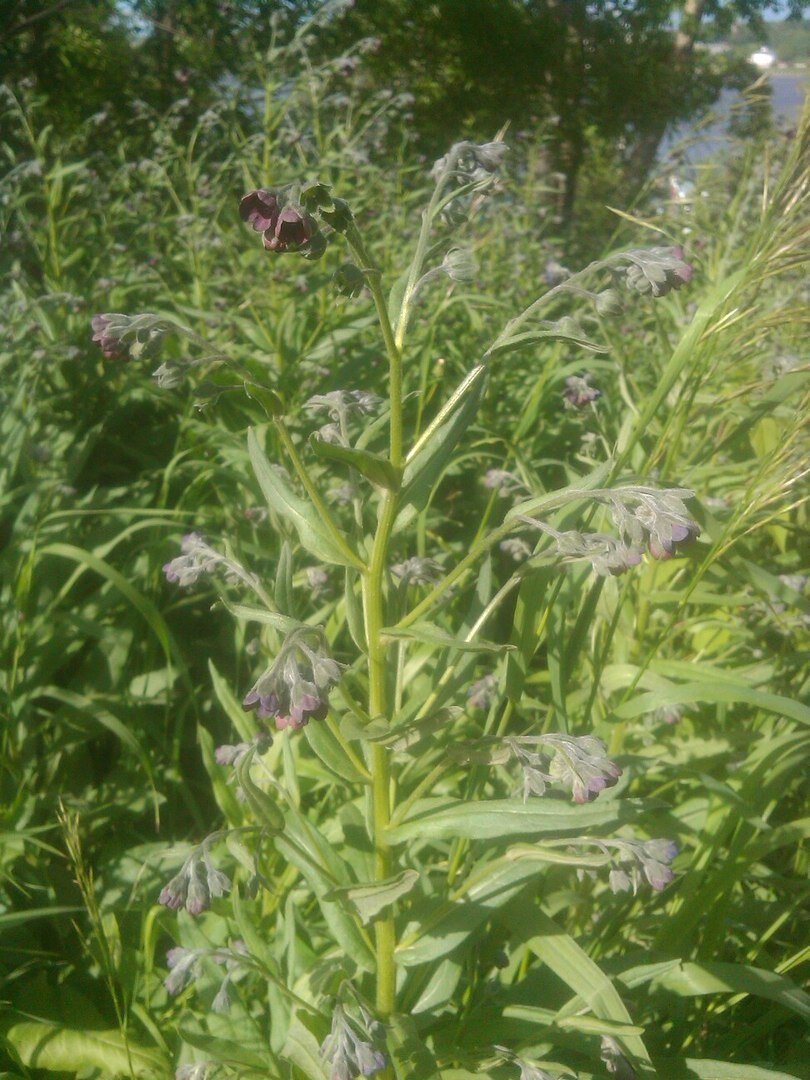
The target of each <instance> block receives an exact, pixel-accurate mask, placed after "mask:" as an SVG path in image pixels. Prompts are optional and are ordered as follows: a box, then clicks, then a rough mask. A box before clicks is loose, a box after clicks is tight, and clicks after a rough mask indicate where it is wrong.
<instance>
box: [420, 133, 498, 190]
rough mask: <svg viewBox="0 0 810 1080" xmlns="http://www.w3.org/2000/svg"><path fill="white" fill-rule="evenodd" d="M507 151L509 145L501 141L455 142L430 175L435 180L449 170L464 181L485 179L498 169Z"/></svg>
mask: <svg viewBox="0 0 810 1080" xmlns="http://www.w3.org/2000/svg"><path fill="white" fill-rule="evenodd" d="M508 151H509V147H508V146H507V145H506V143H503V142H488V143H479V144H476V143H471V142H460V143H456V144H455V145H454V146H451V147H450V150H449V151H448V152H447V153H446V154H445V156H444V157H442V158H439V160H438V161H437V162H436V163H435V164H434V166H433V169H432V170H431V174H430V175H431V176H432V177H433V179H434V180H436V179H438V178H439V177H440V176H441V175H442V174H443V173H445V172H450V173H451V174H455V175H456V176H457V177H458V178H459V179H461V180H462V181H465V182H466V181H469V180H485V179H487V178H488V177H489V176H491V175H492V174H493V173H496V172H497V171H498V169H500V167H501V165H502V164H503V159H504V157H505V156H506V154H507V153H508Z"/></svg>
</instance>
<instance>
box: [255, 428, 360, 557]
mask: <svg viewBox="0 0 810 1080" xmlns="http://www.w3.org/2000/svg"><path fill="white" fill-rule="evenodd" d="M248 453H249V454H250V461H251V464H252V465H253V471H254V472H255V474H256V479H257V480H258V481H259V486H260V487H261V489H262V492H263V494H264V497H265V499H267V505H268V506H269V507H270V509H271V510H273V511H274V512H275V513H277V514H279V515H280V516H281V517H283V518H284V519H285V520H286V521H289V522H290V524H291V525H293V526H294V527H295V529H296V531H297V533H298V537H299V539H300V541H301V543H302V544H303V546H304V547H305V548H306V549H307V551H309V552H310V554H312V555H314V556H315V557H316V559H319V560H320V561H321V562H327V563H337V564H339V565H341V566H346V565H351V560H349V558H348V557H347V555H346V554H345V553H344V552H343V550H342V549H341V548H340V546H339V545H338V544H337V543H336V542H335V539H334V538H333V537H332V535H331V534H330V532H329V529H328V528H327V527H326V526H325V525H324V523H323V521H321V519H320V517H319V516H318V514H317V512H316V511H315V509H314V508H313V507H312V506H311V505H310V504H309V503H308V502H307V501H306V500H305V499H302V498H301V497H300V496H299V495H297V494H296V493H295V492H294V491H293V489H292V487H291V485H290V483H289V481H288V480H287V478H286V477H285V475H284V474H283V473H282V472H281V471H280V470H279V469H274V468H273V467H272V465H271V464H270V462H269V461H268V460H267V457H266V456H265V453H264V451H263V450H262V448H261V447H260V446H259V443H258V440H257V438H256V435H255V432H254V431H253V430H252V429H251V431H249V432H248Z"/></svg>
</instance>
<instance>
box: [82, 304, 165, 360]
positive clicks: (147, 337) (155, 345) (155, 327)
mask: <svg viewBox="0 0 810 1080" xmlns="http://www.w3.org/2000/svg"><path fill="white" fill-rule="evenodd" d="M90 325H91V326H92V328H93V341H94V342H95V343H96V345H98V347H99V348H100V349H101V351H102V353H103V355H104V356H105V357H106V358H107V359H108V360H110V359H129V358H130V357H131V358H132V359H134V360H138V359H140V358H141V357H152V356H157V354H158V353H159V352H160V349H161V347H162V345H163V339H164V338H165V337H166V335H167V334H169V333H170V332H171V331H172V330H173V329H175V328H174V327H173V326H171V325H170V324H169V323H167V322H166V321H165V319H161V318H160V316H158V315H150V314H147V313H144V314H142V315H123V314H122V313H121V312H108V313H107V314H104V315H94V316H93V318H92V319H91V320H90Z"/></svg>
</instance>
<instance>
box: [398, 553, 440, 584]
mask: <svg viewBox="0 0 810 1080" xmlns="http://www.w3.org/2000/svg"><path fill="white" fill-rule="evenodd" d="M391 573H392V574H393V575H394V577H395V578H397V580H398V581H401V582H402V584H403V585H435V584H436V583H437V582H438V581H441V577H442V573H443V570H442V567H441V564H440V563H438V562H437V561H436V560H435V559H420V558H419V556H418V555H414V556H413V558H411V559H405V561H404V562H401V563H394V565H393V566H392V567H391Z"/></svg>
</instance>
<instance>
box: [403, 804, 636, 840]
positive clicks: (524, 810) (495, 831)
mask: <svg viewBox="0 0 810 1080" xmlns="http://www.w3.org/2000/svg"><path fill="white" fill-rule="evenodd" d="M643 808H644V803H642V802H641V800H639V799H622V800H616V801H611V800H609V799H605V798H604V797H603V798H601V799H598V800H597V801H596V802H593V803H588V804H586V805H585V806H576V805H574V804H573V803H568V802H562V800H560V799H545V800H543V799H534V800H531V801H529V802H526V803H524V802H522V801H521V800H520V799H489V800H482V801H480V802H466V801H464V800H463V799H450V798H430V799H420V800H419V801H418V802H417V803H415V804H414V805H413V806H412V807H411V808H410V809H409V811H408V813H407V816H406V817H405V820H404V821H401V822H396V823H395V824H393V825H392V826H391V827H390V828H389V829H388V830H387V833H386V835H387V836H388V838H389V840H390V841H391V842H392V843H401V842H402V841H405V840H412V839H421V840H426V839H431V840H439V839H455V838H456V837H466V838H467V839H470V840H497V839H500V838H504V837H515V836H566V835H571V834H573V833H579V832H587V830H588V829H591V828H595V827H611V828H612V827H615V826H617V825H620V824H623V823H625V822H628V821H632V820H633V819H634V818H635V817H637V816H638V814H639V813H640V812H641V810H642V809H643Z"/></svg>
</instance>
